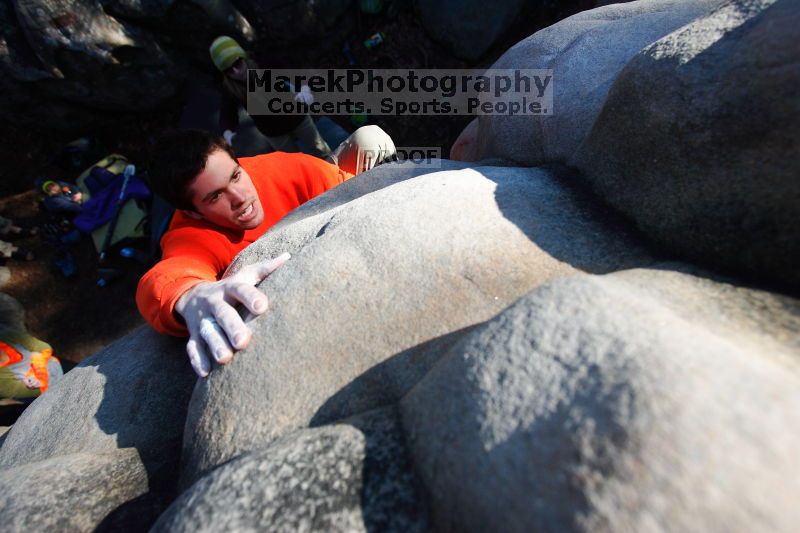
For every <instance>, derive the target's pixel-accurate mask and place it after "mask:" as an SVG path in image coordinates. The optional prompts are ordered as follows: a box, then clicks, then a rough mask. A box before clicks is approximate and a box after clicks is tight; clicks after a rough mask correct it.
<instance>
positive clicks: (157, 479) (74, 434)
mask: <svg viewBox="0 0 800 533" xmlns="http://www.w3.org/2000/svg"><path fill="white" fill-rule="evenodd" d="M184 353H185V352H184V348H183V346H182V343H181V342H180V341H179V340H178V339H172V338H168V337H163V336H159V335H157V334H156V333H155V332H153V331H150V330H149V329H147V328H140V329H138V330H136V331H135V332H133V333H131V334H129V335H128V336H126V337H124V338H123V339H120V340H119V341H117V342H116V343H115V344H113V345H112V346H110V347H109V348H107V349H106V350H104V351H102V352H100V353H99V354H97V355H95V356H92V357H90V358H88V359H86V360H84V361H83V362H82V363H81V364H80V365H78V366H77V367H75V368H74V369H72V370H71V371H70V372H68V373H67V374H65V375H64V377H63V379H62V380H61V381H60V382H59V383H58V384H57V385H56V386H54V387H53V388H51V389H49V390H48V391H47V393H46V394H44V395H42V396H40V397H39V398H37V399H36V401H34V402H33V404H31V406H30V407H28V408H27V409H26V410H25V412H24V413H23V414H22V416H20V418H19V419H18V420H17V421H16V423H15V424H14V426H13V427H12V429H11V431H10V432H9V433H8V434H7V435H6V437H5V441H4V443H3V447H2V448H1V449H0V472H3V471H5V470H4V469H11V471H12V472H17V473H18V474H19V475H20V476H22V475H23V473H24V472H27V470H24V468H25V465H28V464H48V465H55V466H53V468H55V469H56V470H58V469H61V468H62V466H63V465H70V464H73V463H72V461H73V459H67V458H73V457H78V456H80V457H83V458H84V459H80V461H85V460H87V459H88V458H91V457H95V456H98V457H107V458H108V460H107V462H108V463H109V464H111V463H113V462H114V458H115V457H119V455H118V454H119V453H121V450H123V449H124V450H132V451H133V452H135V453H133V455H131V456H130V458H126V459H125V464H127V465H134V464H135V465H136V466H135V468H136V469H139V470H141V471H142V472H145V475H146V479H145V485H144V490H141V491H140V490H139V488H137V487H139V485H138V483H139V480H138V478H132V477H127V476H119V477H117V478H109V479H107V480H105V481H104V482H103V485H102V487H103V490H108V491H110V492H114V493H115V494H116V493H119V494H125V495H129V496H130V497H131V498H134V497H138V496H141V495H142V494H143V493H146V492H147V486H148V483H149V485H150V487H151V489H152V490H151V493H153V494H150V495H149V496H147V497H145V498H141V499H140V500H141V501H133V502H132V503H131V504H130V507H131V508H132V509H126V510H124V511H125V512H126V513H130V514H129V515H128V516H133V517H136V518H137V519H138V520H141V522H140V525H143V526H144V527H147V525H148V523H147V520H150V521H153V520H155V518H156V517H157V516H158V514H159V513H160V511H161V510H163V508H164V507H166V505H167V504H168V503H169V501H171V499H172V498H173V497H174V494H173V491H174V490H175V482H176V478H177V470H178V465H179V459H178V457H179V454H180V446H181V439H182V436H183V422H184V419H185V417H186V410H187V406H188V402H189V395H190V394H191V391H192V386H193V384H194V382H195V376H194V373H193V372H192V370H191V368H190V367H189V365H188V362H187V361H186V360H185V356H184ZM76 454H78V455H76ZM126 457H127V456H126ZM76 460H77V459H76ZM120 460H121V459H120ZM81 464H83V463H81ZM18 468H22V469H23V470H15V469H18ZM31 468H38V467H31ZM76 468H77V470H74V471H72V470H70V471H69V472H73V475H74V476H75V481H74V483H83V482H84V481H80V480H83V479H84V478H83V476H84V475H90V474H89V473H88V472H90V471H91V470H86V469H90V468H91V465H90V464H87V465H86V466H85V468H86V469H85V468H84V466H80V467H76ZM109 468H110V467H109ZM131 468H134V467H133V466H131ZM37 471H38V470H37ZM91 472H93V471H91ZM13 475H16V474H12V473H9V474H8V476H9V477H7V478H6V479H9V480H10V479H12V477H13ZM25 475H27V474H25ZM63 476H64V478H63V484H64V487H63V490H64V492H63V493H59V494H60V496H59V498H61V499H62V500H63V505H59V506H57V507H54V508H53V509H51V510H50V511H48V514H49V518H48V519H49V520H55V521H57V520H58V519H63V520H65V521H68V520H69V517H68V516H67V514H69V513H71V512H73V511H74V509H75V508H83V506H84V505H85V504H86V502H85V500H84V498H85V494H84V493H83V492H82V490H75V491H71V492H70V491H69V490H67V489H68V488H69V487H70V486H71V485H70V482H68V481H67V479H68V471H65V472H64V473H63ZM91 476H95V477H93V478H91V479H89V480H88V481H86V483H89V482H92V483H96V482H98V481H99V480H100V478H101V473H99V472H97V473H95V474H91ZM21 479H24V477H23V478H20V480H21ZM9 482H10V481H9ZM18 482H19V483H20V484H21V485H22V486H25V487H27V486H28V485H27V482H23V481H18ZM129 483H136V485H135V486H134V485H131V486H127V485H126V484H129ZM48 486H51V484H50V483H49V482H48ZM134 492H135V493H136V494H134ZM100 495H101V494H100V492H98V494H97V497H98V498H99V497H100ZM119 498H122V496H120V497H119ZM124 501H125V500H120V499H116V500H114V502H115V503H114V505H113V506H110V507H108V506H104V507H102V509H104V510H105V511H111V510H113V509H115V508H116V507H117V506H118V505H120V504H122V503H124ZM139 503H141V506H139V507H137V505H138V504H139ZM98 505H99V504H98ZM98 509H100V507H98ZM137 509H138V511H137ZM58 513H63V514H58ZM87 516H89V515H87ZM90 518H91V520H97V521H96V522H94V523H93V524H92V526H91V527H90V528H89V529H92V528H94V527H96V526H97V525H98V523H99V521H100V520H102V519H105V518H106V517H105V516H101V513H100V511H97V512H95V511H92V513H91V515H90ZM90 518H85V520H89V519H90ZM81 520H84V519H83V518H82V519H81ZM82 523H83V522H82ZM87 527H88V526H87ZM80 529H86V528H85V527H81V528H80Z"/></svg>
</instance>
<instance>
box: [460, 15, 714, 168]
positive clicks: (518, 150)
mask: <svg viewBox="0 0 800 533" xmlns="http://www.w3.org/2000/svg"><path fill="white" fill-rule="evenodd" d="M722 1H723V0H645V1H639V2H630V3H627V4H615V5H611V6H605V7H601V8H597V9H592V10H590V11H584V12H582V13H578V14H577V15H573V16H571V17H569V18H566V19H564V20H562V21H560V22H558V23H557V24H553V25H552V26H550V27H548V28H545V29H543V30H540V31H538V32H536V33H534V34H533V35H531V36H530V37H528V38H527V39H524V40H523V41H521V42H519V43H517V44H516V45H515V46H513V47H511V48H510V49H509V50H508V51H507V52H506V53H505V54H503V56H502V57H501V58H500V59H498V60H497V61H496V62H495V64H494V65H492V67H491V68H495V69H552V70H553V81H552V84H553V112H552V114H551V115H549V116H536V115H530V116H515V117H507V116H503V115H483V116H481V117H479V126H478V129H477V131H476V132H474V134H475V135H476V136H477V139H476V142H475V144H476V148H475V153H474V155H471V156H469V160H480V159H483V158H486V157H500V158H504V159H507V160H509V161H513V162H515V163H518V164H522V165H542V164H545V163H554V162H566V161H567V160H569V158H570V157H571V156H572V154H573V153H574V151H575V150H576V149H577V148H578V146H579V145H580V143H581V142H582V141H583V139H584V138H585V137H586V135H588V133H589V131H590V130H591V127H592V124H593V123H594V121H595V119H596V118H597V116H598V114H599V113H600V110H601V108H602V107H603V102H604V101H605V98H606V95H607V94H608V91H609V89H610V87H611V85H612V83H613V82H614V79H615V78H616V76H617V74H618V73H619V72H620V71H621V70H622V68H623V67H624V66H625V64H626V63H627V62H628V60H630V59H631V58H632V57H633V56H634V55H635V54H636V53H637V52H638V51H639V50H640V49H641V48H643V47H644V46H647V45H649V44H650V43H652V42H653V41H655V40H656V39H659V38H661V37H663V36H664V35H666V34H668V33H670V32H671V31H673V30H675V29H677V28H679V27H681V26H683V25H684V24H686V23H688V22H691V21H692V20H693V19H694V18H696V17H698V16H701V15H703V14H705V13H707V12H708V11H710V10H711V9H712V8H713V7H715V6H717V5H719V4H720V3H722ZM466 133H469V132H465V134H466Z"/></svg>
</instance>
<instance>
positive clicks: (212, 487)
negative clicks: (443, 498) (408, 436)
mask: <svg viewBox="0 0 800 533" xmlns="http://www.w3.org/2000/svg"><path fill="white" fill-rule="evenodd" d="M423 509H424V507H423V506H422V504H421V502H420V501H419V497H418V495H417V493H416V488H415V486H414V478H413V474H411V469H410V465H409V464H408V460H407V454H406V451H405V448H404V447H403V445H402V433H401V432H400V428H399V427H398V425H397V421H396V414H395V413H394V412H393V411H392V410H390V409H384V410H380V411H372V412H370V413H366V414H364V415H362V416H359V417H356V418H354V419H352V420H349V421H345V422H342V423H339V424H336V425H332V426H326V427H324V428H321V429H306V430H300V431H298V432H296V433H292V434H290V435H287V436H285V437H283V438H281V439H279V440H278V441H276V442H275V443H273V444H272V445H271V446H270V447H269V448H267V449H265V450H260V451H253V452H252V453H248V454H246V455H244V456H242V457H239V458H238V459H235V460H234V461H231V462H229V463H227V464H225V465H223V466H221V467H219V468H217V469H215V470H214V471H212V472H211V473H209V474H208V475H206V476H205V477H204V478H202V479H201V480H200V481H198V482H197V483H195V484H194V485H193V486H192V487H191V488H189V489H188V490H187V491H186V492H184V493H183V494H182V495H181V497H180V498H179V499H178V500H176V501H175V503H174V504H173V505H172V506H171V507H170V509H169V510H168V511H167V512H166V513H164V515H162V517H161V518H160V519H159V521H158V522H157V524H156V525H155V526H154V528H153V531H155V532H160V531H165V532H166V531H169V532H180V531H187V532H189V531H192V532H194V531H234V530H248V531H263V530H267V529H268V530H271V531H397V532H401V531H402V532H405V531H424V530H425V529H426V528H425V515H424V511H423Z"/></svg>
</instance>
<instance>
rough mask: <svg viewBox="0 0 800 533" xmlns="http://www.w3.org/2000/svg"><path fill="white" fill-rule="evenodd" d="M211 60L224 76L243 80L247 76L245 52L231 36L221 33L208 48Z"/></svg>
mask: <svg viewBox="0 0 800 533" xmlns="http://www.w3.org/2000/svg"><path fill="white" fill-rule="evenodd" d="M208 53H209V55H210V56H211V61H212V63H214V66H215V67H217V70H219V71H220V72H222V73H223V74H224V75H225V76H228V77H230V78H233V79H236V80H240V81H244V80H245V79H246V78H247V61H246V59H247V53H246V52H245V51H244V49H243V48H242V47H241V46H239V43H237V42H236V40H234V39H233V38H232V37H228V36H227V35H221V36H219V37H217V38H216V39H214V42H212V43H211V46H210V47H209V48H208Z"/></svg>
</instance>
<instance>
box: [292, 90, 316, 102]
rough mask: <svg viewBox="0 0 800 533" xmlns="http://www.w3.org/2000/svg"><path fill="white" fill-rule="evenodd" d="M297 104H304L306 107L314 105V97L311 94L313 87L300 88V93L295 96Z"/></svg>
mask: <svg viewBox="0 0 800 533" xmlns="http://www.w3.org/2000/svg"><path fill="white" fill-rule="evenodd" d="M294 100H295V102H302V103H304V104H306V105H311V104H313V103H314V95H313V94H312V93H311V87H309V86H308V85H303V86H302V87H300V92H299V93H297V94H296V95H295V96H294Z"/></svg>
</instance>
